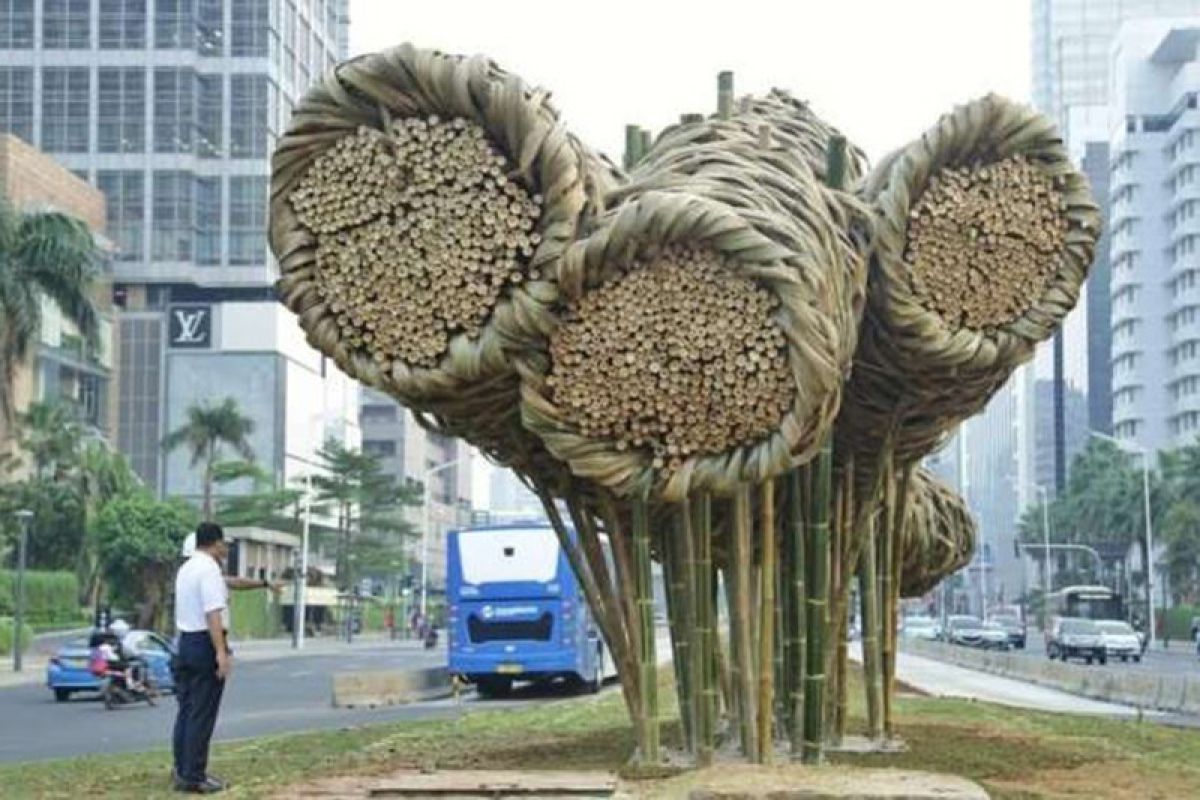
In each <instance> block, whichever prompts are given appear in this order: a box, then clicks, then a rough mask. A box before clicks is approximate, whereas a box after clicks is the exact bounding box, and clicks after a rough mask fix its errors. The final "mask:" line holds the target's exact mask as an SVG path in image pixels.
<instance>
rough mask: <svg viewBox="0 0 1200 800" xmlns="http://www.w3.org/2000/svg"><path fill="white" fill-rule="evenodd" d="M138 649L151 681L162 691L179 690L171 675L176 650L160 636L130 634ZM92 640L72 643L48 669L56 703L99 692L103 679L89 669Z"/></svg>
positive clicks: (65, 647)
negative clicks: (74, 695)
mask: <svg viewBox="0 0 1200 800" xmlns="http://www.w3.org/2000/svg"><path fill="white" fill-rule="evenodd" d="M129 636H130V637H131V638H132V641H133V644H134V646H135V647H136V648H137V650H138V653H139V654H140V655H141V657H142V658H143V659H145V661H146V665H147V667H148V669H149V672H150V679H151V680H152V681H153V682H154V684H155V686H156V687H157V689H158V691H160V692H170V691H173V690H174V688H175V679H174V677H173V676H172V675H171V655H172V653H173V652H174V648H173V647H172V645H171V643H170V642H169V641H167V640H166V638H164V637H163V636H161V635H160V634H157V633H155V632H153V631H144V630H134V631H130V633H129ZM89 638H90V637H88V636H81V637H79V638H78V639H72V640H70V641H68V642H67V643H66V644H64V645H63V646H62V647H60V648H59V649H58V652H56V653H55V654H54V657H53V658H51V659H50V663H49V664H47V665H46V687H47V688H48V689H50V691H52V692H53V693H54V699H55V700H57V701H58V702H60V703H65V702H66V701H67V700H70V699H71V695H72V694H75V693H76V692H99V691H100V686H101V679H100V678H98V677H96V676H95V675H93V674H92V673H91V671H90V670H89V669H88V661H89V659H90V657H91V648H90V647H88V640H89Z"/></svg>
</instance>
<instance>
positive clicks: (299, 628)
mask: <svg viewBox="0 0 1200 800" xmlns="http://www.w3.org/2000/svg"><path fill="white" fill-rule="evenodd" d="M283 457H284V458H285V459H286V458H290V459H292V460H293V461H298V462H300V463H301V464H304V465H305V466H307V467H308V468H309V470H310V471H309V472H305V473H304V522H303V527H302V528H301V531H300V558H299V562H300V563H299V575H297V576H296V579H295V580H294V581H293V582H292V648H293V649H295V650H300V649H302V648H303V647H304V623H305V621H306V617H307V613H308V608H307V606H306V603H305V601H306V599H307V594H308V537H309V529H310V527H311V525H312V472H311V470H312V469H314V468H316V467H319V466H321V465H320V464H318V463H317V462H315V461H312V460H311V459H307V458H304V457H303V456H297V455H293V454H291V453H284V455H283Z"/></svg>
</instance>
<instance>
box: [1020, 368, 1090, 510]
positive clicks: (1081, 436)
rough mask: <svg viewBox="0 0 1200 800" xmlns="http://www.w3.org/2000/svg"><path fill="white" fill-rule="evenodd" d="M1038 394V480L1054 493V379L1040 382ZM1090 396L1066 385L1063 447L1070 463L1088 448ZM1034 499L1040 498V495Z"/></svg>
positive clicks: (1035, 480) (1035, 416) (1036, 465)
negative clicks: (1086, 396)
mask: <svg viewBox="0 0 1200 800" xmlns="http://www.w3.org/2000/svg"><path fill="white" fill-rule="evenodd" d="M1034 393H1035V394H1034V397H1035V400H1034V407H1035V408H1034V483H1035V484H1036V485H1038V486H1043V487H1045V488H1046V490H1047V491H1048V492H1049V493H1050V494H1051V495H1053V494H1054V484H1055V467H1056V460H1057V459H1056V457H1055V452H1054V451H1055V447H1054V445H1055V442H1054V424H1055V423H1054V416H1055V415H1054V410H1055V408H1054V382H1053V381H1051V380H1039V381H1037V383H1036V385H1035V387H1034ZM1089 399H1090V398H1085V397H1084V395H1083V392H1081V391H1079V389H1077V388H1076V387H1074V386H1068V387H1066V391H1065V392H1064V397H1063V403H1062V405H1063V412H1064V413H1063V416H1064V422H1065V423H1066V424H1065V426H1064V429H1065V431H1066V436H1064V437H1063V449H1064V451H1065V456H1066V461H1067V463H1070V462H1072V461H1074V460H1075V456H1077V455H1079V453H1080V452H1081V451H1082V450H1083V449H1084V448H1086V447H1087V443H1088V410H1089V409H1088V400H1089ZM1032 499H1033V500H1034V501H1035V502H1036V501H1037V500H1038V498H1037V497H1033V498H1032Z"/></svg>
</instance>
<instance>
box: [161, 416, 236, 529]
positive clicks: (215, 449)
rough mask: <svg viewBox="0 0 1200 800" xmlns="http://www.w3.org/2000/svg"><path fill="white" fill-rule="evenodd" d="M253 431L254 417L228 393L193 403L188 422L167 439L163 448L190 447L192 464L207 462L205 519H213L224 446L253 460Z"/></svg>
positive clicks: (204, 476)
mask: <svg viewBox="0 0 1200 800" xmlns="http://www.w3.org/2000/svg"><path fill="white" fill-rule="evenodd" d="M253 432H254V421H253V420H251V419H250V418H249V417H246V416H243V415H242V412H241V411H240V410H239V409H238V405H237V402H236V401H235V400H234V399H233V398H232V397H227V398H225V399H224V400H223V401H221V402H220V403H216V404H211V403H200V404H196V405H192V406H190V407H189V408H188V410H187V422H185V423H184V424H183V425H182V426H181V427H179V428H178V429H176V430H173V431H171V432H170V433H168V434H167V436H166V438H165V439H163V449H165V450H166V451H167V452H171V451H173V450H177V449H179V448H180V447H186V448H187V449H188V452H189V453H190V454H191V457H192V466H193V467H196V466H198V465H203V467H204V475H203V483H204V499H203V501H202V503H201V506H200V513H201V514H202V515H203V517H204V519H205V520H211V519H213V486H214V485H215V482H216V466H217V464H218V463H219V462H220V457H221V454H222V452H223V448H224V447H225V446H228V447H229V448H231V449H232V450H233V451H234V452H236V453H237V454H238V455H240V456H241V457H242V458H243V459H245V460H247V461H251V460H253V458H254V451H253V450H252V449H251V447H250V442H249V437H250V434H251V433H253Z"/></svg>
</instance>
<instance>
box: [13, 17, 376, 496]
mask: <svg viewBox="0 0 1200 800" xmlns="http://www.w3.org/2000/svg"><path fill="white" fill-rule="evenodd" d="M347 7H348V0H4V2H0V132H4V131H7V132H11V133H13V134H15V135H17V136H18V137H20V138H22V139H24V140H26V141H28V142H30V143H31V144H33V145H35V146H37V147H39V148H40V149H41V150H42V151H44V152H46V153H48V154H49V155H52V156H53V157H54V158H55V159H56V160H58V161H59V162H60V163H62V164H63V165H64V166H66V167H68V168H69V169H71V170H72V171H73V172H75V173H76V174H77V175H79V176H80V177H82V178H84V179H86V180H88V181H90V182H92V183H93V184H95V185H96V186H97V187H98V188H100V189H101V191H103V192H104V194H105V198H106V201H107V217H108V231H109V237H110V238H111V239H112V240H114V242H115V243H116V244H117V247H118V251H117V253H116V255H115V259H114V263H113V285H114V286H113V295H114V305H116V306H117V308H118V309H123V312H122V313H121V314H120V315H119V318H118V330H119V332H118V337H117V339H118V346H117V348H116V350H117V354H118V363H117V366H118V372H119V374H120V376H121V377H120V381H119V388H118V397H117V398H116V399H117V404H118V407H119V415H118V419H117V436H116V440H117V443H118V446H119V447H120V449H121V450H122V451H123V452H125V454H126V455H127V456H128V457H129V458H130V461H131V463H132V465H133V467H134V469H135V470H136V471H137V472H138V473H139V474H140V475H141V476H142V478H143V480H144V481H145V482H146V484H147V485H149V486H154V487H157V488H158V489H159V490H160V491H161V492H163V493H165V494H168V495H173V494H183V495H187V496H191V495H194V494H195V493H196V491H197V487H196V483H197V481H196V476H195V475H193V474H191V473H192V470H191V469H190V468H189V467H188V465H187V463H186V458H185V456H183V455H182V454H176V455H171V456H169V457H168V456H166V455H165V454H164V453H163V452H162V448H161V446H160V445H161V442H162V439H163V437H164V436H165V435H166V434H167V433H168V432H169V431H170V430H172V429H173V427H174V426H176V425H178V423H179V422H180V420H182V419H183V416H184V414H185V413H186V408H187V406H189V405H190V404H192V403H194V402H196V401H202V400H205V399H219V398H222V397H225V396H233V397H234V398H235V399H236V400H237V402H238V405H239V406H240V407H241V409H242V411H243V413H246V414H247V415H248V416H250V418H251V419H252V420H254V423H255V433H254V436H253V437H252V441H251V443H252V445H253V448H254V454H255V458H256V460H257V461H258V462H259V463H260V464H261V465H263V466H265V467H266V468H267V469H268V471H269V472H271V473H272V474H274V475H276V476H278V477H279V478H280V479H281V480H282V479H284V478H286V477H287V476H289V475H293V474H296V473H297V472H299V471H303V467H302V466H301V463H302V462H300V461H298V460H297V459H298V458H306V457H308V456H311V454H312V452H313V450H314V448H315V446H316V444H317V443H319V442H320V440H321V438H322V437H323V436H324V435H325V434H326V433H332V434H334V435H338V436H344V437H345V438H346V441H347V443H348V444H351V445H355V444H357V441H358V439H357V434H356V432H355V431H356V428H357V397H356V396H354V397H352V395H355V393H356V389H355V387H354V385H353V384H351V383H350V382H349V381H348V380H347V379H345V378H344V376H342V375H341V374H340V373H338V372H337V370H336V369H334V368H333V367H332V365H331V364H328V363H326V362H325V361H324V360H323V359H321V358H320V356H319V354H317V353H315V352H314V351H312V350H311V349H309V348H308V347H307V345H306V344H305V343H304V341H303V339H302V338H300V337H299V331H298V328H297V324H296V322H295V320H294V318H292V317H291V315H290V314H288V313H287V312H286V311H285V310H284V309H283V308H282V307H280V306H279V305H278V304H277V303H276V301H275V293H274V289H273V284H274V281H275V278H276V277H277V268H276V265H275V264H274V263H273V260H272V258H271V256H270V253H269V250H268V246H267V238H266V223H267V194H268V188H267V187H268V182H269V175H270V161H269V157H270V153H271V151H272V149H273V147H274V145H275V142H276V140H277V139H278V137H279V135H280V133H281V132H282V131H283V129H284V126H285V124H286V121H287V119H288V116H289V114H290V111H291V108H292V107H293V105H294V104H295V102H296V101H297V100H298V99H299V97H300V96H301V95H302V94H303V93H304V91H305V90H306V89H307V87H308V86H309V85H310V84H311V83H312V82H313V81H315V80H316V79H318V78H319V77H320V76H321V75H322V74H323V73H324V72H325V71H326V70H328V69H329V68H330V67H332V66H333V65H334V64H336V63H337V61H338V60H339V59H341V58H344V57H345V55H346V52H347V47H348V41H347V30H348V24H349V20H348V14H347ZM231 489H232V490H235V491H236V490H237V489H238V487H231Z"/></svg>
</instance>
